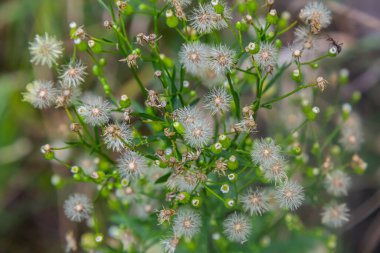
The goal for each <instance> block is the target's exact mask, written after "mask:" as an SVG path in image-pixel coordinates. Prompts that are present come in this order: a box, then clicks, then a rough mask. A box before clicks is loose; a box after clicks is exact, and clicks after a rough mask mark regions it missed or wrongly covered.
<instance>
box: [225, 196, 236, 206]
mask: <svg viewBox="0 0 380 253" xmlns="http://www.w3.org/2000/svg"><path fill="white" fill-rule="evenodd" d="M235 204H236V203H235V200H233V199H231V198H228V199H226V200H224V205H225V207H227V208H233V207H234V206H235Z"/></svg>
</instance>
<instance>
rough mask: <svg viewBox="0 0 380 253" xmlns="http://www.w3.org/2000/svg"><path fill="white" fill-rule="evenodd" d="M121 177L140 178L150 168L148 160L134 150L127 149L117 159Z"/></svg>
mask: <svg viewBox="0 0 380 253" xmlns="http://www.w3.org/2000/svg"><path fill="white" fill-rule="evenodd" d="M117 168H118V171H119V174H120V176H121V178H123V179H128V180H133V179H137V178H139V177H140V176H141V175H142V174H143V173H144V172H145V171H147V169H148V165H147V163H146V160H145V158H144V157H143V156H141V155H140V154H138V153H136V152H134V151H126V152H125V153H124V154H123V155H122V156H121V158H119V160H118V161H117Z"/></svg>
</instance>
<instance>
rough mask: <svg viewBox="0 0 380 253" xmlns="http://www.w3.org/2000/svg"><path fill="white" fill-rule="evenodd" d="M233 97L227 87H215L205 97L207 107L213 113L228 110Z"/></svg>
mask: <svg viewBox="0 0 380 253" xmlns="http://www.w3.org/2000/svg"><path fill="white" fill-rule="evenodd" d="M231 101H232V97H231V95H230V94H228V92H227V90H226V89H225V88H213V89H212V90H211V91H210V92H209V93H208V94H207V96H206V97H205V101H204V104H205V108H207V109H209V110H210V111H211V114H212V115H214V114H216V113H225V112H228V111H229V109H230V107H231Z"/></svg>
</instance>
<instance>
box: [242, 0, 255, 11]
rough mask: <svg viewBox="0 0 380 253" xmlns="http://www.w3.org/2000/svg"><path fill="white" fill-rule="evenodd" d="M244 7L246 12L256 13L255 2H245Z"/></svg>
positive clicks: (252, 0) (250, 0)
mask: <svg viewBox="0 0 380 253" xmlns="http://www.w3.org/2000/svg"><path fill="white" fill-rule="evenodd" d="M245 5H246V7H247V10H248V11H249V12H256V10H257V3H256V1H255V0H247V2H246V3H245Z"/></svg>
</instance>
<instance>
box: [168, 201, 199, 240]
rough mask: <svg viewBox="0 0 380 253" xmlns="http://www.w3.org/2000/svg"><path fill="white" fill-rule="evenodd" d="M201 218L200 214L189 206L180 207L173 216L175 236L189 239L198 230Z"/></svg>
mask: <svg viewBox="0 0 380 253" xmlns="http://www.w3.org/2000/svg"><path fill="white" fill-rule="evenodd" d="M201 226H202V220H201V216H200V214H199V213H198V212H197V211H195V210H193V209H190V208H187V207H183V208H180V209H179V210H178V212H177V214H176V216H175V217H174V221H173V231H174V234H175V235H176V236H179V237H180V236H184V237H186V238H189V239H191V238H192V237H193V236H194V235H196V234H197V233H198V232H199V231H200V227H201Z"/></svg>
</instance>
